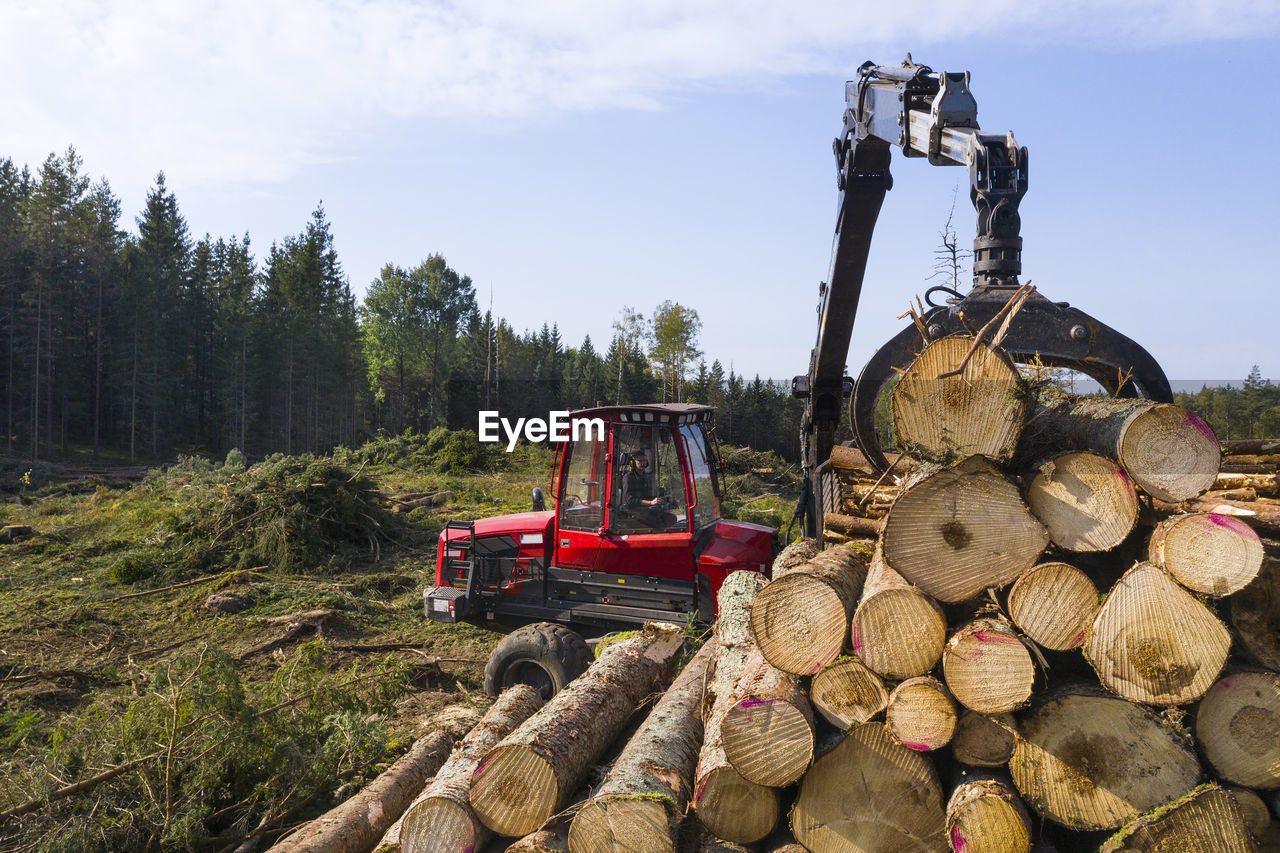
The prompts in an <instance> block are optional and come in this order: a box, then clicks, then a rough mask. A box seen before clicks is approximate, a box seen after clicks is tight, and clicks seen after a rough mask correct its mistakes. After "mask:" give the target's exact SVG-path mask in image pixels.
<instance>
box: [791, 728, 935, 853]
mask: <svg viewBox="0 0 1280 853" xmlns="http://www.w3.org/2000/svg"><path fill="white" fill-rule="evenodd" d="M908 792H909V793H908ZM791 830H792V832H794V833H795V837H796V840H797V841H799V842H800V843H801V844H803V845H804V846H805V847H806V848H808V849H809V850H810V851H812V853H848V851H862V850H865V851H874V850H881V851H894V853H916V851H928V853H937V851H945V850H946V849H947V845H946V841H945V830H944V826H943V810H942V788H941V786H940V785H939V784H938V777H937V774H936V773H935V772H934V769H933V765H932V764H931V763H930V762H929V760H928V759H927V758H925V757H924V756H922V755H921V754H920V753H918V752H913V751H911V750H909V749H907V748H906V747H905V746H901V745H899V744H898V743H896V742H895V741H894V740H893V738H892V737H891V736H890V735H889V733H888V732H887V731H885V728H884V726H882V725H880V724H879V723H863V724H862V725H860V726H857V727H855V728H853V729H851V730H850V731H849V733H848V734H846V735H845V736H844V737H842V738H841V739H840V741H839V742H838V743H837V744H836V745H835V746H834V747H833V748H832V749H831V750H829V751H828V752H826V753H825V754H824V755H822V756H821V757H820V758H818V760H817V761H815V762H814V763H813V768H812V769H811V770H810V771H809V772H808V773H807V774H805V777H804V780H803V781H802V782H801V783H800V793H799V795H798V796H797V797H796V805H795V808H794V809H793V810H792V812H791Z"/></svg>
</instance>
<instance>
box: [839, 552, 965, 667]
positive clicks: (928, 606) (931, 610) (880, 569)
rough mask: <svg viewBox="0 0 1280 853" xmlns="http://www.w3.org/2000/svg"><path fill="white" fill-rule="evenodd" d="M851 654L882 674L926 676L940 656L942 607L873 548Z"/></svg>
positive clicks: (944, 627)
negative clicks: (873, 552)
mask: <svg viewBox="0 0 1280 853" xmlns="http://www.w3.org/2000/svg"><path fill="white" fill-rule="evenodd" d="M850 636H851V641H852V644H853V652H854V654H856V655H857V656H858V657H859V658H861V659H862V662H863V663H865V664H866V665H867V667H868V668H870V669H871V670H872V671H873V672H876V673H878V674H880V675H882V676H884V677H885V678H890V679H903V678H912V677H913V676H917V675H924V674H925V673H927V672H929V671H930V670H932V669H933V667H934V665H935V664H937V662H938V658H940V657H942V647H943V645H944V644H945V643H946V641H947V622H946V619H945V618H944V617H943V615H942V610H941V608H939V607H938V605H937V604H936V603H935V602H934V601H933V599H931V598H929V596H927V595H925V594H924V593H923V592H921V591H920V590H918V589H916V588H915V587H913V586H912V585H911V584H909V583H907V581H906V580H905V579H904V578H903V577H902V575H900V574H898V573H897V572H895V571H894V570H893V569H891V568H889V566H888V565H887V564H886V563H885V561H884V557H883V554H882V553H881V551H880V549H879V548H877V549H876V552H875V554H874V555H873V556H872V558H871V569H870V571H869V572H868V574H867V581H866V583H865V584H864V585H863V587H862V600H861V601H859V602H858V607H857V609H856V610H855V611H854V614H853V620H852V624H851V630H850Z"/></svg>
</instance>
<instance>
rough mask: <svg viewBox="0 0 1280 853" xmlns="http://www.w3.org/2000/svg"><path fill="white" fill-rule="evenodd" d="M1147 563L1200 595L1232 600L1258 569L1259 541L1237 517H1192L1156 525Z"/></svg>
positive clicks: (1260, 544) (1249, 581)
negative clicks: (1230, 597)
mask: <svg viewBox="0 0 1280 853" xmlns="http://www.w3.org/2000/svg"><path fill="white" fill-rule="evenodd" d="M1147 555H1148V556H1147V559H1149V560H1150V561H1151V562H1152V563H1154V564H1156V565H1157V566H1160V567H1161V568H1162V569H1164V570H1165V571H1166V572H1168V573H1169V574H1171V575H1173V578H1174V580H1176V581H1177V582H1178V583H1180V584H1182V585H1183V586H1185V587H1186V588H1187V589H1190V590H1192V591H1194V592H1201V593H1204V594H1205V595H1212V596H1224V595H1231V594H1232V593H1234V592H1239V591H1240V590H1242V589H1244V588H1245V587H1246V586H1248V585H1249V584H1250V583H1252V582H1253V579H1254V578H1256V577H1257V576H1258V572H1259V571H1260V570H1261V569H1262V540H1261V539H1259V538H1258V534H1257V533H1254V532H1253V528H1252V527H1250V526H1249V525H1247V524H1245V523H1244V522H1243V521H1241V520H1240V519H1238V518H1233V517H1231V516H1229V515H1215V514H1213V513H1191V514H1187V515H1179V516H1175V517H1173V518H1166V519H1165V520H1164V521H1162V522H1160V523H1159V524H1158V525H1156V529H1155V530H1153V531H1152V533H1151V539H1150V540H1149V543H1148V546H1147Z"/></svg>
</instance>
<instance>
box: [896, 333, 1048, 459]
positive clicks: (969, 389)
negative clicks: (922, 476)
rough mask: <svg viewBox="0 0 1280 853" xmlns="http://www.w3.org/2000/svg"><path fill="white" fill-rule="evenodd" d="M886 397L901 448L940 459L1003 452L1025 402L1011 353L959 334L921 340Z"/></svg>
mask: <svg viewBox="0 0 1280 853" xmlns="http://www.w3.org/2000/svg"><path fill="white" fill-rule="evenodd" d="M948 374H952V375H948ZM892 402H893V429H894V435H895V436H896V437H897V441H898V446H899V447H901V448H902V449H903V452H905V453H906V454H907V455H908V456H912V457H914V458H916V459H924V460H929V461H935V462H944V463H946V462H954V461H956V460H959V459H963V458H965V457H967V456H973V455H975V454H981V455H983V456H986V457H988V458H989V459H996V460H1003V459H1008V458H1009V457H1010V456H1012V455H1013V451H1014V449H1015V447H1016V446H1017V443H1018V435H1019V434H1020V433H1021V431H1022V427H1023V424H1024V423H1025V422H1026V418H1027V411H1028V408H1029V399H1028V393H1027V390H1026V387H1025V383H1024V382H1023V381H1022V377H1021V375H1020V374H1019V373H1018V368H1017V367H1016V366H1015V365H1014V363H1013V361H1012V359H1010V358H1009V356H1008V355H1007V354H1006V353H1005V352H1004V351H1003V350H1000V349H997V348H993V347H989V346H987V345H986V344H985V343H981V342H979V341H975V340H974V339H973V338H971V337H967V336H953V337H948V338H942V339H940V340H936V341H932V342H931V343H929V344H928V345H927V346H926V347H925V348H924V349H923V350H922V351H921V353H920V355H918V356H917V357H916V360H915V361H914V362H912V363H911V366H910V367H908V368H907V369H906V371H905V372H904V373H903V374H902V378H901V380H900V381H899V382H898V384H897V385H896V386H895V387H894V389H893V392H892Z"/></svg>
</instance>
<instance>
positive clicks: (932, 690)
mask: <svg viewBox="0 0 1280 853" xmlns="http://www.w3.org/2000/svg"><path fill="white" fill-rule="evenodd" d="M885 722H886V724H887V725H888V726H889V731H890V732H892V733H893V736H894V737H895V738H897V740H898V743H900V744H902V745H903V746H905V747H906V748H907V749H912V750H915V751H916V752H930V751H932V750H935V749H940V748H941V747H944V746H946V745H947V744H948V743H950V742H951V736H952V735H953V734H955V730H956V703H955V702H954V701H952V699H951V696H950V694H948V693H947V689H946V688H945V687H943V686H942V684H941V683H940V682H939V681H938V680H937V679H934V678H930V677H929V676H927V675H924V676H919V677H917V678H909V679H907V680H906V681H904V682H902V683H901V684H899V685H898V686H897V687H895V688H894V689H893V693H891V694H890V695H889V707H888V709H887V710H886V711H885Z"/></svg>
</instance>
